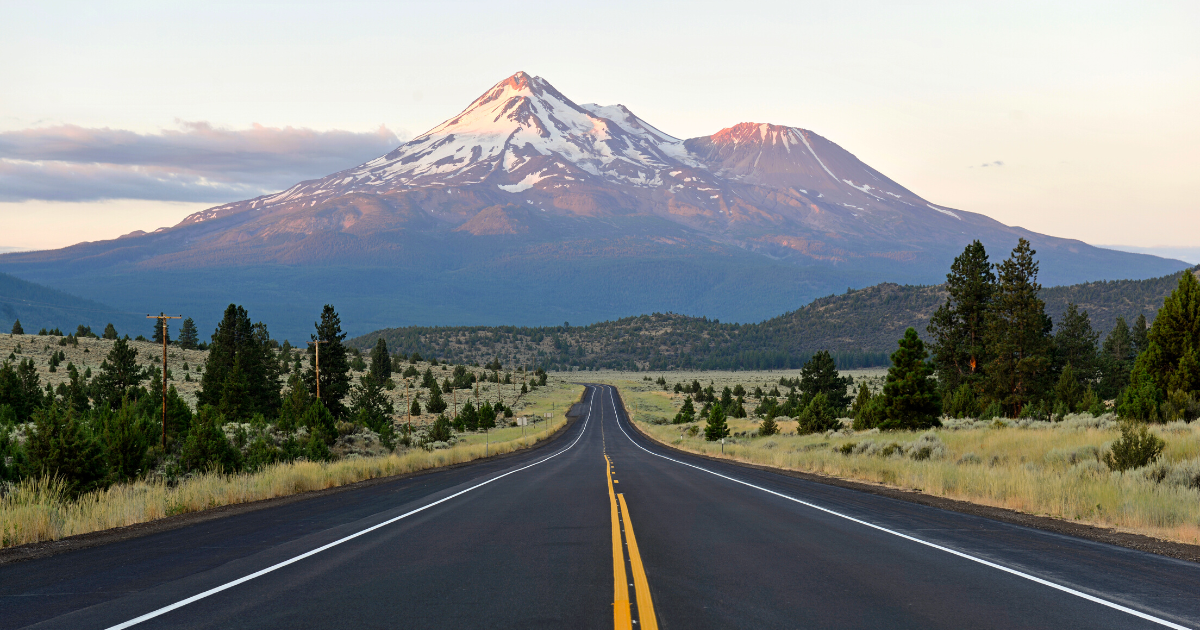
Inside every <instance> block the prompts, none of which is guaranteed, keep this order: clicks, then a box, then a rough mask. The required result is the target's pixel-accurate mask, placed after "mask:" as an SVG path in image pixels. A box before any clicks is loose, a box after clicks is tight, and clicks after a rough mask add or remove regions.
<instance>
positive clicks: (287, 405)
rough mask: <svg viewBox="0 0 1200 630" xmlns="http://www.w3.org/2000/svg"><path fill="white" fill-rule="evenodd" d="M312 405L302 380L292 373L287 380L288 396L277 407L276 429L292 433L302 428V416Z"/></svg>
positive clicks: (296, 373) (311, 399)
mask: <svg viewBox="0 0 1200 630" xmlns="http://www.w3.org/2000/svg"><path fill="white" fill-rule="evenodd" d="M312 403H313V398H312V396H311V395H310V394H309V393H308V387H307V386H305V384H304V379H303V378H301V376H300V374H299V372H293V373H292V375H291V377H290V378H288V394H287V396H286V397H284V399H283V404H282V405H280V407H279V422H278V423H277V428H278V429H279V430H280V431H294V430H296V429H297V428H299V427H300V426H302V425H303V422H302V419H303V418H304V414H305V412H307V411H308V408H309V407H311V406H312Z"/></svg>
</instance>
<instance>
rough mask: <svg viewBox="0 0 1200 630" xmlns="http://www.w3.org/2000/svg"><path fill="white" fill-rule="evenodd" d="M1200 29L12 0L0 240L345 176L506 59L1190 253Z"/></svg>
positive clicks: (1157, 17) (1102, 234) (779, 8)
mask: <svg viewBox="0 0 1200 630" xmlns="http://www.w3.org/2000/svg"><path fill="white" fill-rule="evenodd" d="M1197 32H1200V2H1195V0H1192V1H1190V2H1152V3H1147V2H1117V3H1114V2H1045V1H1039V2H1003V3H964V2H961V1H958V2H927V3H896V2H887V1H880V2H829V1H828V0H823V1H822V2H795V1H786V2H760V1H753V0H743V1H740V2H728V0H724V1H721V2H695V1H690V2H679V3H666V2H660V3H654V2H644V1H642V2H623V1H609V2H586V3H584V2H564V1H561V0H560V1H556V2H536V1H532V2H531V1H526V2H521V3H512V2H505V3H498V2H497V3H484V2H467V1H460V2H449V1H438V2H386V3H370V2H359V3H354V2H337V3H306V2H296V1H290V2H286V3H277V4H270V3H258V4H256V5H254V6H246V5H245V4H244V3H240V2H239V3H221V2H212V1H207V2H203V3H193V4H191V5H190V6H189V5H187V4H186V3H182V2H177V3H161V2H142V3H132V2H126V3H119V2H114V3H78V2H71V3H67V2H52V1H43V2H38V3H16V2H12V1H10V0H0V59H4V60H5V61H4V63H0V248H4V247H24V248H46V247H59V246H65V245H68V244H71V243H75V242H78V241H82V240H99V239H105V238H113V237H115V236H118V235H120V234H123V233H126V232H129V231H132V230H135V229H142V230H147V231H149V230H152V229H155V228H157V227H161V226H165V225H172V224H174V223H176V222H177V221H178V220H179V219H181V218H182V217H183V216H185V215H186V214H188V213H190V212H193V211H195V210H199V209H202V208H205V207H210V206H214V205H219V204H221V203H225V202H228V201H235V200H238V199H244V198H248V197H252V196H255V195H256V194H259V192H261V191H268V190H276V189H282V188H285V187H287V186H288V185H289V184H290V183H292V182H294V181H298V180H299V179H304V178H312V177H319V176H322V175H326V174H328V173H330V172H334V171H336V170H340V169H341V168H346V167H349V166H353V165H355V164H357V163H359V162H362V161H366V160H368V159H370V158H373V157H375V156H377V155H381V154H382V153H385V152H386V151H387V150H388V149H389V148H391V146H392V145H395V144H397V143H399V142H400V141H402V140H404V139H407V138H410V137H412V136H414V135H416V134H419V133H421V132H423V131H425V130H427V129H429V128H431V127H433V126H435V125H437V124H438V123H440V122H441V121H443V120H445V119H447V118H450V117H452V116H453V115H454V114H456V113H458V112H459V111H460V110H461V109H462V108H463V107H465V106H466V105H468V104H469V103H470V102H471V101H472V100H473V99H474V98H475V97H477V96H478V95H479V94H481V93H482V92H483V91H484V90H486V89H487V88H488V87H490V86H491V85H492V84H494V83H496V82H497V81H499V80H501V79H503V78H504V77H506V76H508V75H510V74H512V73H513V72H516V71H517V70H524V71H527V72H529V73H531V74H535V75H539V76H542V77H544V78H545V79H547V80H548V81H550V82H551V83H552V84H553V85H554V86H555V87H557V88H558V89H559V90H560V91H561V92H563V93H564V94H565V95H566V96H568V97H569V98H571V99H573V100H575V101H576V102H578V103H588V102H598V103H601V104H612V103H622V104H624V105H626V106H628V107H629V108H630V109H632V110H633V111H634V112H635V113H637V114H638V115H639V116H641V117H642V118H644V119H646V120H647V121H649V122H650V123H651V124H654V125H655V126H657V127H659V128H660V129H662V130H663V131H666V132H667V133H670V134H672V135H675V136H678V137H681V138H687V137H694V136H700V135H708V134H712V133H715V132H716V131H718V130H720V129H722V128H724V127H728V126H731V125H734V124H736V123H738V122H745V121H751V122H770V123H775V124H784V125H791V126H796V127H803V128H806V129H810V130H812V131H815V132H816V133H819V134H821V135H823V136H825V137H827V138H829V139H830V140H832V141H834V142H836V143H838V144H840V145H841V146H842V147H844V148H845V149H847V150H849V151H850V152H851V153H854V154H855V155H857V156H858V157H859V158H861V159H862V160H863V161H865V162H866V163H868V164H870V165H872V166H874V167H875V168H877V169H879V170H880V171H882V172H883V173H885V174H887V175H888V176H890V177H891V178H892V179H894V180H896V181H897V182H899V183H900V184H901V185H904V186H906V187H908V188H909V189H911V190H913V191H914V192H916V193H917V194H920V195H922V196H924V197H925V198H927V199H929V200H930V201H933V202H934V203H937V204H939V205H944V206H950V207H954V208H960V209H963V210H970V211H974V212H981V213H984V214H987V215H989V216H991V217H993V218H995V219H997V220H1000V221H1002V222H1004V223H1008V224H1010V225H1020V226H1022V227H1026V228H1029V229H1032V230H1035V231H1038V232H1043V233H1047V234H1053V235H1056V236H1064V237H1072V238H1078V239H1081V240H1084V241H1087V242H1090V243H1095V244H1121V245H1128V246H1140V247H1153V246H1173V247H1176V248H1180V247H1196V246H1200V206H1198V204H1197V199H1200V175H1197V173H1196V171H1197V167H1198V166H1200V115H1197V114H1198V113H1200V37H1197V36H1196V33H1197ZM985 164H986V165H987V166H984V165H985Z"/></svg>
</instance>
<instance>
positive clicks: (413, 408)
mask: <svg viewBox="0 0 1200 630" xmlns="http://www.w3.org/2000/svg"><path fill="white" fill-rule="evenodd" d="M408 413H409V414H410V415H414V416H419V415H421V403H420V402H419V401H417V399H416V398H414V399H413V400H412V404H411V405H409V406H408Z"/></svg>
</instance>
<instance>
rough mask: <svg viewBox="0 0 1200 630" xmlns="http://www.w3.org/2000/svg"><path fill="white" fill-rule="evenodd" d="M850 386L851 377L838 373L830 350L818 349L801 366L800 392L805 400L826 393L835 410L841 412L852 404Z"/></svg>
mask: <svg viewBox="0 0 1200 630" xmlns="http://www.w3.org/2000/svg"><path fill="white" fill-rule="evenodd" d="M849 386H850V381H849V379H848V378H843V377H842V376H841V375H840V374H838V371H837V363H835V362H834V360H833V356H832V355H830V354H829V351H828V350H818V351H817V353H816V354H814V355H813V356H812V358H810V359H809V360H808V361H807V362H805V364H804V367H802V368H800V392H801V393H802V394H803V395H804V398H803V400H804V401H805V402H807V401H808V400H811V399H812V398H813V397H814V396H816V395H817V394H825V398H826V399H828V400H829V404H830V405H831V406H832V407H833V409H834V410H835V412H841V411H842V410H843V409H845V408H846V406H847V405H849V404H850V394H849V393H848V392H847V388H848V387H849Z"/></svg>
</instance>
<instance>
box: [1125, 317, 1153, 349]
mask: <svg viewBox="0 0 1200 630" xmlns="http://www.w3.org/2000/svg"><path fill="white" fill-rule="evenodd" d="M1148 333H1149V330H1148V326H1147V324H1146V314H1145V313H1138V316H1137V319H1135V320H1134V321H1133V328H1132V329H1130V331H1129V337H1130V340H1131V341H1132V342H1133V343H1132V345H1133V354H1134V356H1137V355H1139V354H1141V353H1143V352H1145V351H1146V348H1147V347H1148V346H1149V344H1150V339H1149V335H1148Z"/></svg>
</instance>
